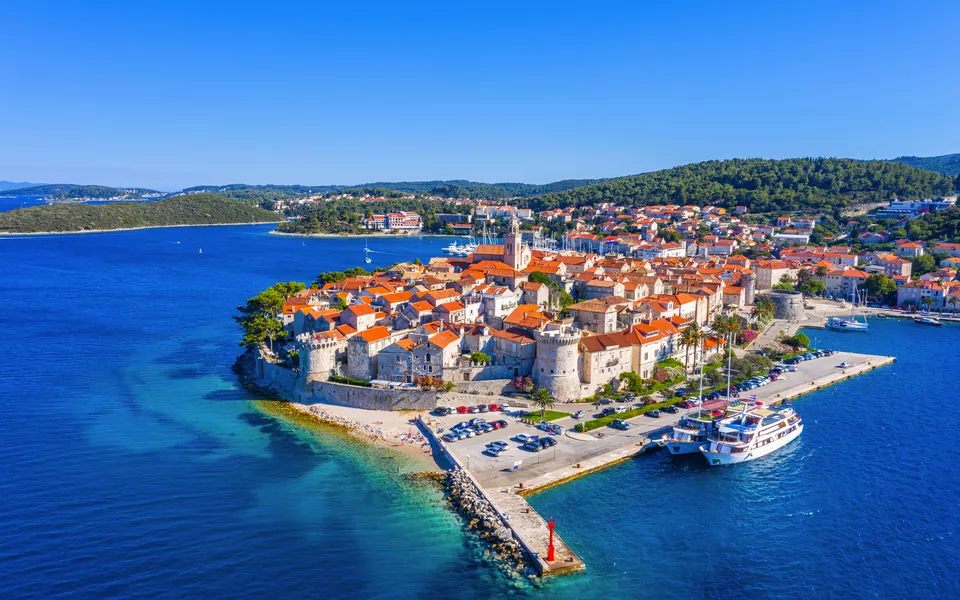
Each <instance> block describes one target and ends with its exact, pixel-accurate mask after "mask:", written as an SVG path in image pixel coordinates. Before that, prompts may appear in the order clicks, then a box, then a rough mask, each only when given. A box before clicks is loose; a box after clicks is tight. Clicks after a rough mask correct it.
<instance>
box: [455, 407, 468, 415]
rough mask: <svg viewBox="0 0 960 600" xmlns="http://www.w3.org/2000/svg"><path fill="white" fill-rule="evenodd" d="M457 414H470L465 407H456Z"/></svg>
mask: <svg viewBox="0 0 960 600" xmlns="http://www.w3.org/2000/svg"><path fill="white" fill-rule="evenodd" d="M457 412H458V413H459V414H461V415H462V414H466V413H468V412H470V409H469V408H467V407H466V406H458V407H457Z"/></svg>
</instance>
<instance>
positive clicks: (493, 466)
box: [438, 352, 878, 486]
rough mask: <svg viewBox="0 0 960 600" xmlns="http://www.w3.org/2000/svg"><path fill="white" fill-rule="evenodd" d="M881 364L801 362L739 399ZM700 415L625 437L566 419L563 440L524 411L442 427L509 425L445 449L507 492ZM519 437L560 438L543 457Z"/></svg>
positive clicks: (641, 427) (858, 358)
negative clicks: (501, 447) (495, 448)
mask: <svg viewBox="0 0 960 600" xmlns="http://www.w3.org/2000/svg"><path fill="white" fill-rule="evenodd" d="M877 358H878V357H876V356H870V355H866V354H854V353H850V352H837V353H836V354H834V355H833V356H825V357H822V358H817V359H814V360H810V361H805V362H802V363H800V364H799V365H797V367H798V369H797V372H795V373H787V374H786V376H785V377H783V378H781V379H779V380H778V381H774V382H772V383H770V384H769V385H765V386H763V387H759V388H755V389H752V390H748V391H745V392H743V393H742V394H740V396H741V397H749V396H750V395H756V396H757V399H758V400H760V401H763V402H765V403H770V402H773V401H776V399H777V398H778V397H779V396H780V395H781V394H784V393H785V392H789V391H793V390H795V389H796V388H797V387H798V386H804V385H811V384H816V382H817V380H819V379H822V378H826V377H829V376H830V375H834V374H837V373H839V372H840V371H842V369H841V368H840V367H838V365H839V364H840V363H842V362H846V363H848V364H849V365H850V367H848V368H852V367H856V366H859V365H863V364H864V363H866V362H868V361H870V360H874V359H877ZM609 406H627V407H630V406H631V405H630V404H612V405H609ZM556 410H562V411H571V412H573V411H576V410H583V411H585V413H586V415H585V417H584V419H582V420H589V419H591V418H593V416H594V415H595V414H597V413H598V412H599V410H598V409H597V408H596V407H594V406H592V405H589V404H582V403H580V404H563V405H557V407H556ZM696 410H697V409H696V408H692V409H681V410H680V412H678V413H677V414H669V413H663V414H662V416H661V417H660V418H652V417H649V416H645V415H641V416H638V417H634V418H632V419H630V420H629V421H628V422H629V423H630V425H631V427H630V429H629V430H627V431H619V430H617V429H614V428H612V427H603V428H601V429H598V430H594V431H591V432H589V433H587V434H580V433H571V430H572V428H573V427H574V426H575V425H576V424H577V423H578V422H580V421H579V420H577V419H574V418H572V417H565V418H562V419H558V420H556V421H553V423H556V424H558V425H561V426H563V428H564V429H565V433H564V434H563V435H553V434H548V433H547V432H544V431H541V430H539V429H537V428H535V427H534V426H532V425H528V424H525V423H522V422H520V420H519V418H520V416H521V415H522V414H523V413H522V412H521V411H514V412H511V413H502V412H498V413H486V414H452V415H449V416H446V417H441V418H439V419H438V421H440V422H441V423H442V425H440V427H443V429H444V432H446V431H449V429H450V427H452V426H453V425H455V424H457V423H459V422H461V421H469V420H470V419H472V418H475V417H480V418H483V419H486V420H487V421H491V420H494V419H504V420H506V421H507V426H506V427H505V428H503V429H499V430H496V431H491V432H489V433H485V434H481V435H477V436H476V437H472V438H468V439H464V440H458V441H455V442H451V443H447V444H446V447H447V449H448V450H449V451H450V452H451V453H452V454H453V455H454V456H455V457H456V458H457V459H458V460H459V461H460V462H461V464H463V465H464V466H466V467H467V468H469V469H470V472H471V473H472V474H473V475H474V476H475V477H476V478H477V479H478V480H479V481H480V482H481V484H483V485H485V486H507V485H513V484H516V483H519V482H521V481H525V480H528V479H531V478H533V477H536V476H539V475H544V474H548V473H550V472H552V471H555V470H559V469H566V468H569V467H570V466H572V465H575V464H577V463H579V462H582V461H585V460H588V459H591V458H594V457H596V456H599V455H601V454H605V453H607V452H611V451H613V450H616V449H617V448H620V447H624V446H628V445H631V444H636V443H639V442H641V441H642V440H643V439H645V438H656V437H659V436H660V434H661V433H662V432H664V431H666V430H668V429H669V428H670V427H672V426H673V425H674V424H675V423H676V421H677V420H678V419H679V418H680V417H681V416H683V415H685V414H689V413H696ZM519 433H524V434H526V435H539V436H546V435H551V436H552V437H554V438H556V440H557V445H556V446H553V447H551V448H547V449H545V450H541V451H540V452H531V451H528V450H525V449H523V448H521V446H522V444H521V443H520V442H519V441H517V440H516V435H517V434H519ZM497 440H502V441H504V442H506V443H507V448H506V450H505V451H504V452H503V453H502V454H500V456H497V457H492V456H488V455H487V454H486V453H485V452H484V449H485V448H486V446H487V444H488V443H489V442H492V441H497ZM517 462H519V463H520V466H519V468H518V469H514V464H515V463H517Z"/></svg>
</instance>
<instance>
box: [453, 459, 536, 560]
mask: <svg viewBox="0 0 960 600" xmlns="http://www.w3.org/2000/svg"><path fill="white" fill-rule="evenodd" d="M446 489H447V494H448V495H449V498H450V503H451V504H452V505H453V507H454V508H456V509H457V511H459V512H460V514H461V515H462V516H463V518H464V519H465V520H466V521H467V523H468V528H469V529H471V530H474V531H476V533H477V535H478V536H479V537H480V539H481V540H483V541H485V542H486V543H488V544H489V545H490V547H491V548H492V549H493V551H494V552H495V553H496V555H497V557H498V559H499V560H500V562H501V564H502V565H503V566H504V567H506V568H507V569H508V570H511V571H516V572H517V574H519V573H521V572H525V571H526V570H527V569H526V566H527V565H526V561H525V554H524V552H523V549H522V548H521V547H520V543H519V542H518V541H517V540H516V538H514V537H513V532H512V531H510V528H509V527H507V526H506V525H504V523H503V520H502V519H501V518H500V517H499V516H498V515H497V513H496V512H494V510H493V507H492V506H491V505H490V503H489V502H488V501H487V499H486V498H484V497H483V495H482V494H481V493H480V491H479V490H478V489H477V486H476V485H474V483H473V481H472V480H471V479H470V477H468V476H467V474H466V473H465V472H464V471H462V470H460V469H456V470H453V471H450V472H449V473H448V474H447V480H446Z"/></svg>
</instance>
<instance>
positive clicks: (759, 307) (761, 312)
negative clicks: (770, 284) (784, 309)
mask: <svg viewBox="0 0 960 600" xmlns="http://www.w3.org/2000/svg"><path fill="white" fill-rule="evenodd" d="M750 316H751V317H752V318H753V319H755V320H758V321H764V320H766V319H768V318H770V317H772V316H773V300H771V299H770V298H767V297H766V296H758V297H756V298H755V299H754V301H753V311H751V313H750Z"/></svg>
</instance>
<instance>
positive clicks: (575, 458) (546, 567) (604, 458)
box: [420, 352, 896, 576]
mask: <svg viewBox="0 0 960 600" xmlns="http://www.w3.org/2000/svg"><path fill="white" fill-rule="evenodd" d="M895 360H896V359H895V358H894V357H892V356H877V355H870V354H857V353H852V352H837V353H836V354H834V355H833V356H830V357H823V358H820V359H816V360H812V361H806V362H803V363H801V364H800V365H798V369H797V371H796V372H793V373H788V374H786V376H785V377H784V378H782V379H780V380H778V381H775V382H772V383H771V384H769V385H767V386H764V387H762V388H757V389H755V390H751V392H750V395H755V396H756V397H757V399H758V400H760V401H761V402H764V403H765V404H779V403H781V402H784V401H786V400H791V399H794V398H797V397H799V396H802V395H804V394H809V393H811V392H815V391H818V390H820V389H823V388H824V387H827V386H830V385H833V384H835V383H839V382H840V381H844V380H846V379H849V378H851V377H856V376H858V375H862V374H864V373H867V372H869V371H872V370H873V369H877V368H879V367H882V366H885V365H889V364H891V363H893V362H894V361H895ZM841 363H847V364H848V366H846V367H839V365H840V364H841ZM557 409H558V410H571V411H573V410H587V412H589V413H593V412H594V409H593V407H592V406H590V405H584V404H582V403H580V404H572V403H568V404H564V405H558V406H557ZM695 412H696V409H690V410H681V411H680V413H678V414H677V415H676V416H677V417H678V418H679V417H681V416H683V415H685V414H690V413H695ZM462 417H466V415H451V416H450V417H448V418H447V419H446V420H441V422H446V423H447V424H451V425H452V424H453V423H456V422H458V421H460V420H463V419H462ZM672 417H673V416H672V415H671V416H670V418H669V419H666V418H660V419H653V418H649V417H645V416H640V417H635V418H634V419H631V420H630V423H631V425H632V427H631V428H630V429H629V430H628V431H618V430H614V429H610V428H604V429H603V430H598V431H592V432H588V433H577V432H574V431H573V425H575V424H576V423H577V421H576V420H574V419H572V417H567V418H564V419H560V420H559V421H554V422H555V423H559V424H561V425H563V426H564V428H565V432H564V434H563V435H562V436H559V443H558V444H557V445H556V446H554V447H552V448H548V449H546V450H542V451H541V452H538V453H529V452H524V451H513V452H508V453H505V454H504V455H503V456H500V457H496V458H493V457H489V456H487V455H485V454H483V449H484V446H485V444H486V443H487V442H489V441H492V440H493V439H499V438H504V437H509V438H513V437H514V436H515V435H517V434H518V433H527V434H531V435H536V434H538V433H540V432H539V431H538V430H536V429H534V428H533V427H532V426H530V425H527V424H524V423H522V422H520V421H519V420H511V422H510V425H509V428H508V429H506V430H503V433H502V434H501V435H499V436H490V437H482V436H481V437H476V438H469V439H466V440H460V441H458V442H453V443H450V444H447V443H445V442H443V441H442V440H440V439H439V436H438V435H437V432H436V431H435V430H434V429H431V427H430V426H429V425H428V424H427V423H426V422H424V421H420V428H421V429H422V430H424V432H425V434H426V435H427V436H428V437H429V439H430V440H431V442H432V443H433V444H434V447H435V448H439V451H440V452H442V453H443V455H444V456H445V457H446V458H448V459H449V461H450V463H451V464H453V465H456V467H457V468H459V469H462V470H463V471H465V472H466V473H467V474H468V475H469V476H470V478H471V480H472V481H473V482H474V483H475V485H476V487H477V490H478V491H479V492H480V493H481V494H482V495H483V496H484V497H485V498H486V500H487V501H488V502H489V504H490V506H491V507H492V509H493V511H494V512H495V513H496V514H497V515H498V516H499V518H500V519H502V521H503V525H504V526H506V527H508V528H509V529H510V530H511V531H512V532H513V534H514V536H515V538H516V539H517V541H518V542H519V543H520V544H521V546H522V547H523V548H524V550H525V552H526V553H527V554H528V556H529V558H530V562H531V564H532V565H533V566H534V567H535V568H536V570H537V572H538V573H539V574H541V575H544V576H546V575H556V574H560V573H569V572H572V571H578V570H581V569H584V568H586V565H585V563H584V562H583V560H582V559H581V558H580V557H578V556H577V555H576V553H575V552H574V551H573V550H572V549H571V548H569V547H568V546H567V545H566V544H565V543H564V542H563V540H562V539H561V538H560V536H559V535H556V534H555V535H554V550H555V560H553V561H551V562H548V561H547V560H546V557H547V550H548V546H549V538H550V533H549V529H548V526H547V521H546V520H545V519H544V517H543V516H541V515H539V514H538V513H537V512H536V511H535V510H534V509H533V508H532V507H531V506H530V504H529V503H528V502H527V500H526V498H525V497H526V496H529V495H531V494H534V493H536V492H538V491H542V490H545V489H548V488H550V487H554V486H557V485H562V484H563V483H566V482H568V481H571V480H573V479H576V478H578V477H582V476H584V475H587V474H589V473H592V472H595V471H598V470H600V469H604V468H606V467H609V466H611V465H615V464H618V463H620V462H623V461H626V460H629V459H631V458H632V457H634V456H636V455H638V454H640V453H642V452H645V451H647V450H651V449H654V448H658V446H657V444H656V443H655V440H656V439H659V438H660V437H662V436H663V434H664V433H666V432H667V431H669V430H670V428H671V427H672V426H673V425H674V424H675V422H676V420H677V419H674V418H672ZM518 429H519V430H518ZM518 462H519V463H520V464H519V465H517V463H518ZM548 516H549V515H548ZM558 527H559V529H560V530H561V531H562V528H563V523H559V524H558Z"/></svg>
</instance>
